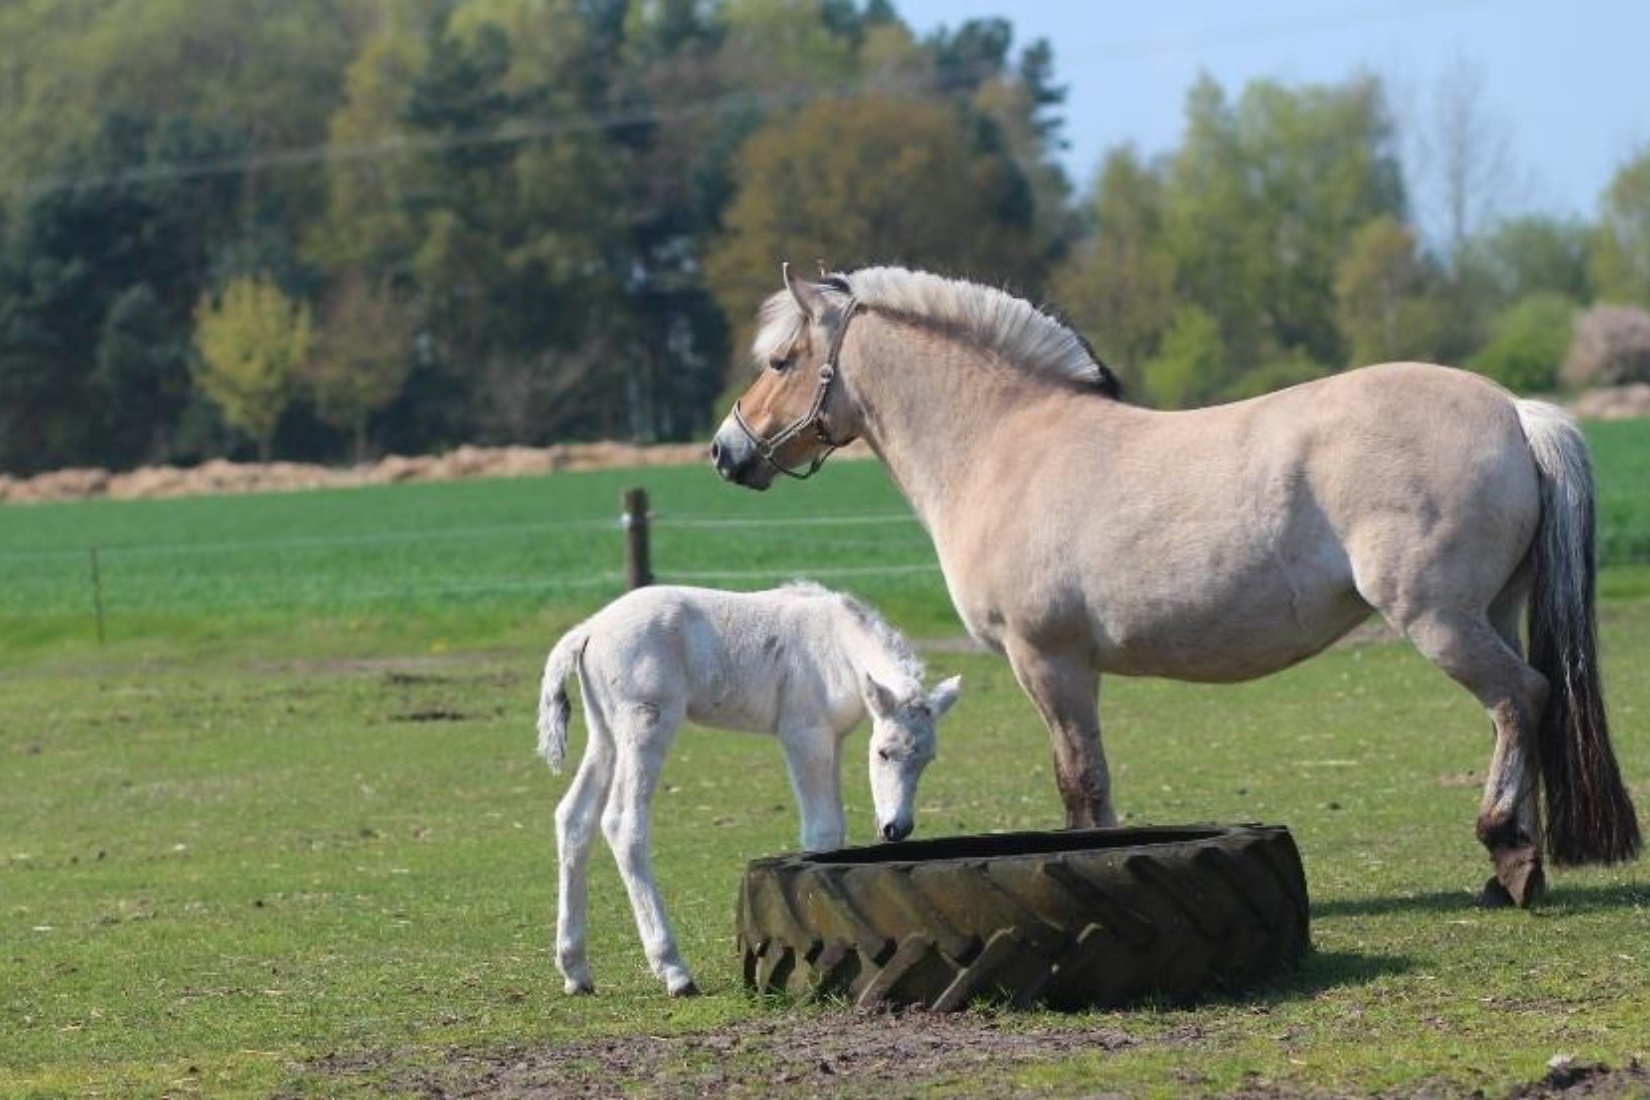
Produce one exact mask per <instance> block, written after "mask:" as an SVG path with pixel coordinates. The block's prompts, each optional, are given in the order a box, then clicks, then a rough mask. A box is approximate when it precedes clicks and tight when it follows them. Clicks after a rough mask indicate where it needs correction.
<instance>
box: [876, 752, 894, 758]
mask: <svg viewBox="0 0 1650 1100" xmlns="http://www.w3.org/2000/svg"><path fill="white" fill-rule="evenodd" d="M877 759H878V760H892V759H893V757H892V756H889V755H888V750H887V749H878V750H877Z"/></svg>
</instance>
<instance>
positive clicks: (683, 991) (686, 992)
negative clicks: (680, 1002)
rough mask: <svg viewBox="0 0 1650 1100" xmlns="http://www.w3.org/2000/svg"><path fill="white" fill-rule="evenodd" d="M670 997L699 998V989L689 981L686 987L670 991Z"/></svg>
mask: <svg viewBox="0 0 1650 1100" xmlns="http://www.w3.org/2000/svg"><path fill="white" fill-rule="evenodd" d="M670 995H671V996H672V997H697V996H699V987H698V986H697V985H695V984H693V982H691V981H689V982H688V983H687V984H686V985H684V986H679V987H678V988H676V989H672V990H671V991H670Z"/></svg>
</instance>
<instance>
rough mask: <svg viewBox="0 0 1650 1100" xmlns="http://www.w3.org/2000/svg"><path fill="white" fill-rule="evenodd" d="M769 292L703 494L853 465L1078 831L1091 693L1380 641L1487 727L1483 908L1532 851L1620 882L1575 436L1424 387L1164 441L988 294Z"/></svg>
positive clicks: (1633, 824) (1613, 783) (916, 277)
mask: <svg viewBox="0 0 1650 1100" xmlns="http://www.w3.org/2000/svg"><path fill="white" fill-rule="evenodd" d="M785 282H786V287H785V289H784V290H782V291H780V292H779V293H777V294H775V295H773V296H772V297H771V298H769V299H768V301H767V302H766V304H765V305H764V306H763V308H762V313H761V317H760V326H759V331H758V333H757V335H756V339H755V345H754V352H755V355H756V358H757V361H758V362H759V363H760V364H762V365H763V368H764V369H762V370H761V373H760V374H759V376H758V378H757V379H756V381H755V382H754V383H753V384H752V385H751V386H750V388H749V389H748V390H747V391H746V392H745V394H744V395H743V396H742V397H741V398H740V399H739V401H738V403H737V404H736V405H735V406H734V409H733V411H732V412H731V413H730V414H729V416H728V418H727V420H725V421H724V422H723V423H722V425H721V427H720V428H719V429H718V430H717V433H716V437H715V440H714V442H713V443H712V445H711V458H712V461H713V462H714V464H715V466H716V469H717V472H718V473H720V474H721V475H722V476H723V477H724V478H726V479H728V480H730V481H734V482H737V483H739V484H742V485H746V486H749V487H751V488H753V489H765V488H767V487H768V486H769V485H770V484H771V483H772V482H773V480H774V478H775V477H776V476H777V474H779V473H781V472H783V473H788V474H792V475H794V476H804V477H805V476H807V475H808V474H810V473H812V472H813V471H814V470H817V469H818V467H819V464H820V463H821V462H823V461H824V458H825V456H826V455H828V454H829V453H830V451H831V450H832V449H833V448H835V447H838V446H840V445H842V444H843V443H846V442H848V441H849V440H852V439H856V438H859V439H864V440H865V441H866V443H868V444H869V445H870V447H871V448H872V450H874V451H875V452H876V453H877V455H878V456H879V457H881V459H882V460H883V462H884V463H885V464H886V465H887V467H888V470H889V471H890V473H891V474H892V476H893V478H894V480H895V482H896V483H897V484H898V485H899V487H900V490H901V491H902V492H903V493H904V494H905V496H906V498H907V499H908V500H909V501H910V502H911V505H912V507H913V508H914V509H915V510H916V513H917V515H918V517H919V518H920V519H921V521H922V523H923V524H924V526H925V527H926V528H927V529H928V532H929V534H930V536H931V537H932V538H933V540H934V546H935V549H936V550H937V552H938V555H939V561H940V566H941V568H942V569H943V570H944V573H945V580H946V585H947V586H948V588H949V589H950V593H951V598H952V602H953V603H954V604H955V605H956V608H957V611H958V613H959V614H960V615H961V616H962V620H963V622H964V624H965V625H966V626H967V627H968V630H969V632H970V633H972V634H973V635H974V636H975V637H976V638H978V639H979V640H980V641H982V642H984V643H985V644H986V645H988V646H989V647H991V648H992V649H994V650H996V651H997V652H999V653H1001V654H1003V655H1005V656H1006V657H1007V658H1008V660H1009V663H1010V664H1011V665H1012V666H1013V669H1014V674H1015V677H1016V678H1017V679H1018V680H1019V683H1020V686H1021V687H1022V688H1024V690H1025V692H1026V694H1027V695H1029V696H1030V697H1031V700H1032V702H1033V703H1035V704H1036V706H1037V709H1038V711H1039V712H1040V713H1041V715H1042V717H1043V720H1044V722H1045V723H1046V724H1047V726H1048V729H1049V735H1050V739H1051V741H1052V743H1053V748H1054V763H1055V777H1056V781H1057V783H1058V785H1059V788H1060V794H1061V797H1062V800H1063V801H1064V803H1065V812H1066V821H1067V824H1068V825H1071V826H1083V825H1112V824H1114V823H1115V822H1116V812H1115V810H1114V807H1113V802H1112V795H1111V783H1110V778H1109V774H1108V772H1107V768H1106V758H1105V755H1104V752H1103V750H1102V747H1101V742H1100V722H1099V709H1098V695H1099V674H1100V673H1105V672H1115V673H1120V674H1123V675H1137V676H1163V677H1169V678H1173V679H1180V680H1195V681H1209V682H1219V681H1237V680H1247V679H1251V678H1254V677H1258V676H1264V675H1266V674H1268V673H1271V672H1276V671H1278V670H1279V669H1283V668H1287V667H1288V666H1290V665H1293V664H1295V663H1296V662H1298V661H1301V660H1304V659H1305V658H1307V657H1310V656H1312V655H1313V654H1315V653H1318V652H1319V651H1320V650H1322V649H1324V648H1325V647H1326V646H1328V645H1329V644H1330V643H1332V642H1334V641H1335V640H1336V639H1337V638H1339V637H1341V636H1342V635H1344V634H1345V633H1346V632H1347V631H1349V630H1350V629H1352V627H1354V626H1356V625H1357V624H1358V623H1360V622H1361V621H1363V620H1364V619H1365V618H1366V617H1367V616H1368V615H1369V614H1370V613H1371V611H1378V612H1380V613H1381V615H1383V616H1384V617H1385V618H1386V620H1387V621H1388V622H1389V623H1391V624H1392V625H1393V626H1394V627H1396V628H1397V629H1398V630H1400V631H1402V632H1403V634H1404V636H1405V637H1407V638H1408V639H1409V640H1410V641H1411V642H1412V643H1414V645H1415V646H1416V648H1417V649H1419V650H1420V651H1421V652H1422V653H1423V654H1424V655H1425V656H1426V657H1427V658H1428V659H1429V660H1431V661H1432V662H1433V663H1434V664H1436V665H1437V666H1438V667H1439V668H1441V669H1442V670H1443V671H1444V672H1446V673H1447V674H1449V676H1451V677H1452V678H1453V679H1455V680H1456V681H1457V682H1458V683H1460V684H1461V685H1462V686H1463V687H1465V688H1466V689H1467V690H1468V691H1470V692H1471V693H1472V694H1473V695H1474V696H1475V697H1476V698H1477V699H1478V701H1479V702H1480V703H1481V704H1482V705H1483V706H1484V708H1485V710H1486V711H1488V713H1489V716H1490V720H1491V722H1492V723H1493V725H1494V728H1495V748H1494V752H1493V755H1492V758H1491V761H1490V768H1489V776H1488V779H1487V780H1486V782H1485V786H1484V795H1483V801H1482V803H1481V805H1480V807H1479V811H1478V819H1477V833H1478V837H1479V839H1480V841H1482V843H1483V844H1484V846H1485V847H1486V848H1488V849H1489V852H1490V855H1491V857H1492V861H1493V863H1494V867H1495V875H1494V876H1493V877H1492V878H1491V879H1490V880H1489V882H1488V883H1487V884H1486V886H1485V890H1484V894H1483V895H1482V898H1483V901H1484V902H1485V903H1486V904H1506V903H1508V902H1512V903H1516V904H1518V905H1527V904H1528V903H1529V902H1530V900H1531V899H1532V898H1533V897H1534V896H1535V895H1536V894H1537V893H1538V892H1539V891H1540V890H1541V888H1542V885H1543V881H1544V879H1543V873H1542V844H1543V839H1544V840H1545V846H1546V852H1547V854H1548V856H1550V857H1551V859H1552V860H1553V862H1555V863H1557V864H1559V865H1565V864H1582V863H1613V862H1617V861H1621V860H1627V859H1631V858H1633V856H1635V855H1636V854H1637V852H1638V848H1639V830H1638V822H1637V819H1636V817H1635V814H1634V811H1633V805H1632V801H1631V800H1630V798H1629V796H1628V794H1627V791H1626V789H1625V788H1624V786H1623V784H1622V781H1621V777H1620V774H1619V771H1618V768H1617V765H1616V760H1615V755H1614V752H1613V750H1612V748H1611V745H1610V738H1609V732H1608V729H1607V726H1606V722H1605V712H1604V701H1603V697H1602V695H1601V693H1600V690H1599V676H1598V663H1597V639H1596V627H1595V621H1594V611H1593V598H1594V565H1593V485H1592V473H1591V466H1590V462H1589V459H1588V455H1587V449H1586V444H1585V442H1584V440H1583V439H1582V436H1581V434H1580V432H1579V431H1578V430H1577V429H1576V427H1575V425H1574V423H1573V422H1572V421H1571V420H1570V419H1569V417H1568V416H1567V415H1566V414H1565V413H1564V412H1562V411H1561V410H1559V409H1558V408H1556V407H1554V406H1551V405H1547V404H1543V403H1541V402H1536V401H1528V400H1523V399H1520V398H1518V397H1516V396H1514V395H1512V394H1510V393H1508V392H1507V391H1505V390H1503V389H1501V388H1500V387H1498V386H1496V385H1494V384H1492V383H1490V382H1488V381H1485V380H1484V379H1482V378H1479V377H1476V376H1474V375H1471V374H1467V373H1463V372H1460V371H1456V370H1451V369H1448V368H1444V367H1438V366H1432V365H1427V364H1418V363H1390V364H1383V365H1380V366H1373V367H1367V368H1364V369H1362V370H1354V371H1349V372H1347V373H1345V374H1339V375H1335V376H1333V377H1330V378H1325V379H1322V380H1319V381H1315V382H1309V383H1306V384H1305V385H1301V386H1295V387H1293V388H1291V389H1287V390H1283V391H1280V392H1278V393H1273V394H1269V395H1267V396H1264V397H1259V398H1255V399H1253V400H1249V401H1242V402H1238V403H1236V404H1231V405H1222V406H1218V407H1214V408H1208V409H1197V410H1191V411H1185V412H1162V411H1155V410H1151V409H1144V408H1139V407H1135V406H1131V405H1128V404H1125V403H1123V401H1121V400H1120V389H1119V386H1118V384H1117V381H1116V379H1115V378H1114V377H1113V376H1112V374H1111V373H1110V371H1108V370H1107V369H1106V367H1105V366H1104V365H1103V364H1102V363H1100V362H1098V361H1097V360H1096V358H1095V356H1094V355H1093V353H1092V352H1091V350H1090V349H1089V347H1088V346H1087V344H1086V343H1085V342H1084V341H1083V339H1082V338H1081V337H1080V336H1078V335H1077V334H1076V333H1074V332H1073V331H1071V330H1070V329H1069V328H1067V327H1065V326H1064V325H1062V324H1060V323H1059V322H1058V321H1056V320H1055V319H1054V318H1052V317H1050V316H1048V315H1046V314H1044V313H1042V312H1040V311H1039V310H1037V309H1036V308H1035V307H1033V306H1031V305H1030V304H1028V303H1026V302H1024V301H1022V300H1020V299H1017V298H1014V297H1012V296H1010V295H1008V294H1005V293H1003V292H1001V291H998V290H995V289H993V288H990V287H985V286H979V285H975V284H971V283H966V282H959V281H954V280H949V279H943V278H940V277H937V276H934V275H929V274H925V273H921V272H913V271H906V270H903V269H899V268H890V267H877V268H867V269H864V270H860V271H856V272H853V273H852V274H847V275H831V276H826V277H824V278H823V279H822V281H820V282H813V281H808V280H803V279H799V278H796V277H795V276H793V275H792V274H791V273H790V271H789V270H788V269H787V270H786V271H785ZM1526 606H1527V607H1528V633H1529V652H1528V658H1527V659H1526V657H1525V655H1524V650H1523V647H1522V645H1521V640H1520V636H1519V623H1518V620H1519V613H1520V610H1521V609H1522V608H1524V607H1526ZM1538 788H1539V790H1538ZM1542 790H1544V792H1545V798H1544V805H1545V814H1544V815H1541V814H1540V812H1539V810H1540V805H1541V803H1542V802H1543V799H1542V798H1541V797H1540V794H1541V791H1542ZM1541 816H1544V817H1545V821H1544V822H1543V821H1542V820H1540V817H1541Z"/></svg>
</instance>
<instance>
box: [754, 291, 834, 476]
mask: <svg viewBox="0 0 1650 1100" xmlns="http://www.w3.org/2000/svg"><path fill="white" fill-rule="evenodd" d="M857 309H859V299H857V298H853V297H850V298H849V299H848V303H847V305H845V306H843V307H842V324H841V325H840V326H839V327H838V328H837V330H836V332H835V333H834V334H833V335H832V336H831V347H830V349H829V351H828V352H827V353H826V356H825V362H824V363H822V364H821V365H820V368H819V388H818V389H817V390H815V391H814V400H813V404H811V405H809V406H808V411H807V412H805V413H803V414H802V415H801V416H799V417H797V418H796V419H795V420H793V421H791V422H790V423H789V424H787V425H785V427H784V428H783V429H782V430H781V431H780V432H779V434H777V435H775V436H773V437H772V438H771V439H766V440H764V439H763V438H762V437H761V436H759V435H757V434H756V432H754V431H753V430H752V429H751V426H750V425H749V424H748V423H746V421H745V414H744V413H743V412H742V411H741V410H740V408H739V402H737V401H735V402H734V403H733V422H734V423H735V424H737V425H739V430H740V431H742V432H744V433H745V438H746V439H749V440H750V441H751V445H752V446H753V447H755V448H756V453H757V454H758V455H761V456H762V461H764V462H766V463H767V464H768V465H769V466H772V467H773V468H774V469H775V470H777V471H779V472H780V473H782V474H784V475H785V476H786V477H794V478H796V479H797V480H798V481H804V480H806V479H808V478H810V477H813V476H814V475H815V474H817V473H818V472H819V468H820V467H821V466H823V465H825V460H826V459H827V458H830V457H831V453H832V452H833V451H835V450H836V449H837V448H838V447H840V446H842V445H843V444H844V443H849V442H851V440H847V439H844V440H841V441H840V442H839V441H837V440H835V439H832V438H831V433H830V432H828V431H826V430H825V398H826V396H827V395H828V394H829V393H830V392H831V383H832V382H834V381H835V380H836V374H837V360H838V359H840V358H841V357H842V340H843V338H844V337H845V336H847V334H848V322H849V320H851V319H852V318H853V316H854V312H855V311H856V310H857ZM809 428H812V429H813V432H814V438H815V439H817V440H819V442H820V443H822V444H824V445H825V450H823V451H821V452H820V453H819V454H817V455H815V456H814V458H813V461H812V462H810V463H809V464H808V468H807V469H806V470H804V471H802V472H800V473H798V472H797V471H796V470H792V469H790V468H789V467H787V466H783V465H781V464H780V462H779V460H778V459H777V458H776V457H774V456H775V455H776V454H777V453H778V452H779V449H780V448H781V447H783V446H785V444H787V443H789V442H790V441H791V440H793V439H795V438H796V437H797V436H799V435H801V434H802V433H803V432H805V431H807V430H808V429H809Z"/></svg>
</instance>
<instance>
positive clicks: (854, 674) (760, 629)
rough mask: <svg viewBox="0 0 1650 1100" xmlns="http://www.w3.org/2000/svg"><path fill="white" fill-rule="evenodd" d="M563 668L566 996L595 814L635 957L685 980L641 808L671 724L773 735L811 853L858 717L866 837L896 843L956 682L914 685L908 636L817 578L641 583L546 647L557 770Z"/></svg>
mask: <svg viewBox="0 0 1650 1100" xmlns="http://www.w3.org/2000/svg"><path fill="white" fill-rule="evenodd" d="M575 672H576V673H577V674H578V677H579V687H580V691H581V692H582V694H583V697H584V717H585V724H586V726H587V727H588V728H589V742H588V744H587V745H586V747H585V753H584V762H583V763H582V764H580V765H579V770H578V774H577V775H575V776H574V777H573V782H572V784H571V786H570V787H569V788H568V791H567V794H566V796H565V797H564V798H563V799H562V801H561V804H560V805H559V806H558V807H557V808H556V844H557V849H558V853H559V858H560V890H559V893H558V898H557V907H556V965H557V966H558V967H559V968H560V970H561V972H562V976H563V977H564V978H565V979H566V988H567V992H569V993H589V992H593V991H594V989H595V984H594V982H593V981H592V979H591V975H590V965H589V962H588V960H587V959H586V956H585V919H586V910H587V907H588V889H587V883H588V877H589V856H590V848H591V845H592V843H593V841H594V839H595V827H596V823H597V821H598V820H599V821H600V822H601V828H602V833H603V835H604V836H606V838H607V843H608V846H609V847H610V848H612V850H613V856H614V859H615V860H616V861H617V863H618V866H619V874H620V876H621V877H622V878H623V879H624V884H625V889H626V890H627V891H628V892H629V894H630V905H631V909H632V910H633V911H634V912H635V915H636V928H637V931H638V932H639V933H640V934H641V938H642V946H643V947H644V949H645V950H646V952H647V960H648V963H649V965H650V966H651V967H652V968H653V972H654V974H656V975H657V976H658V977H659V978H660V979H661V980H663V981H664V983H665V988H666V989H667V990H668V991H669V992H670V993H671V995H673V996H685V995H688V994H692V993H696V992H698V990H697V989H696V988H695V986H694V984H693V977H692V975H691V974H689V972H688V968H687V966H686V964H685V963H684V962H683V961H682V957H681V955H680V953H679V952H678V951H677V948H676V937H675V934H674V933H673V932H672V931H671V927H670V921H669V920H668V918H667V917H666V916H665V909H664V901H663V899H662V898H661V897H660V895H659V889H658V886H657V885H656V884H655V883H654V881H653V866H652V859H651V855H650V850H649V841H648V814H649V806H650V804H651V802H652V799H653V789H654V784H655V783H656V782H657V781H658V778H659V770H660V768H661V767H662V766H663V765H664V761H665V756H666V755H667V754H668V753H669V752H670V746H671V742H672V741H673V740H674V739H675V736H676V728H677V727H678V726H679V725H681V723H682V721H683V720H684V719H687V720H691V721H693V722H696V723H699V724H701V725H706V726H713V727H717V728H720V729H731V730H749V731H752V732H758V733H772V734H776V735H778V738H779V741H780V744H781V745H782V746H783V747H784V750H785V761H786V763H787V765H788V766H789V771H790V779H791V789H792V790H793V791H794V792H795V793H796V799H797V803H798V806H799V808H800V810H801V816H802V847H803V848H804V849H806V850H809V851H822V850H825V849H829V848H836V847H839V846H841V844H842V843H843V833H844V826H843V815H842V787H841V759H842V744H843V741H844V740H845V738H846V737H847V735H848V733H849V732H850V731H851V730H852V729H853V728H854V727H855V726H857V725H858V724H859V723H860V722H861V721H862V720H863V719H864V717H865V715H866V714H867V713H869V714H870V716H871V753H870V762H871V763H870V768H871V795H872V802H873V804H874V806H875V810H876V824H877V834H878V835H879V836H880V837H882V838H883V839H886V840H899V839H902V838H904V837H905V836H907V835H908V834H909V833H910V832H911V827H912V803H913V800H914V799H915V796H916V789H917V779H918V777H919V776H920V775H921V774H922V769H923V767H924V766H925V765H927V763H928V762H929V761H930V760H932V759H933V758H934V724H935V722H936V721H937V720H938V719H939V717H940V716H941V715H942V714H944V713H945V712H946V711H947V710H949V709H950V708H951V705H952V704H953V703H955V702H956V700H957V696H958V693H959V691H960V679H961V678H960V677H952V678H951V679H949V680H947V681H945V682H944V683H942V684H940V685H939V686H938V687H936V688H935V689H934V691H933V692H932V693H926V692H925V691H924V689H923V686H922V674H923V670H922V665H921V663H920V662H919V661H918V660H917V658H916V656H915V654H914V653H913V652H912V650H911V647H910V645H909V644H908V643H907V642H906V641H905V639H904V638H902V637H901V636H900V635H899V634H898V632H896V631H895V630H894V629H893V628H892V627H890V626H889V625H888V624H887V623H886V622H884V621H883V619H882V618H881V617H880V616H878V615H877V614H876V612H874V611H872V610H871V609H870V608H869V607H867V606H866V605H864V604H862V603H860V602H859V601H858V600H856V599H853V598H852V597H849V596H844V595H841V594H839V593H835V592H830V591H827V590H826V589H823V588H821V587H819V586H818V585H814V584H806V583H799V584H792V585H788V586H786V587H784V588H779V589H774V590H772V591H768V592H751V593H736V592H718V591H712V590H709V589H703V588H679V587H669V586H657V587H652V588H642V589H638V590H636V591H634V592H631V593H629V594H628V595H625V596H622V597H620V598H619V599H617V600H615V601H614V602H613V603H611V604H609V605H608V606H607V607H606V608H604V609H602V610H601V611H600V612H598V613H597V614H596V615H594V616H593V617H591V618H590V619H589V620H587V621H586V622H584V623H582V624H581V625H579V626H577V627H575V628H573V629H572V630H570V631H568V633H567V634H566V636H565V637H563V638H562V639H561V641H559V642H557V643H556V646H555V648H554V649H552V650H551V651H550V657H549V659H548V660H547V661H546V662H545V666H544V685H543V690H542V692H541V696H540V699H539V752H541V753H542V754H543V755H544V757H545V759H546V760H548V761H549V762H550V767H551V768H552V769H553V770H555V771H558V772H559V771H560V770H561V763H562V760H563V758H564V757H565V755H566V751H567V720H568V715H569V711H570V707H569V705H568V700H567V680H568V677H569V676H571V675H573V674H574V673H575Z"/></svg>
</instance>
